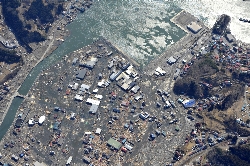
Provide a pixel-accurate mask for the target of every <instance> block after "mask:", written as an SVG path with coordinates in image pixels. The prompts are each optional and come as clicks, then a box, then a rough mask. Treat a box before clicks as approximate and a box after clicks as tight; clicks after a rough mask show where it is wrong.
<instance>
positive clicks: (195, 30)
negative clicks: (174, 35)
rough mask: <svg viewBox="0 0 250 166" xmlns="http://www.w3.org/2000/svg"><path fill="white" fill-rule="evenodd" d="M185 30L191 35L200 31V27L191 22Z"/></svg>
mask: <svg viewBox="0 0 250 166" xmlns="http://www.w3.org/2000/svg"><path fill="white" fill-rule="evenodd" d="M187 28H188V29H189V30H190V31H192V32H193V33H198V32H199V31H200V30H201V29H202V27H201V26H200V25H199V24H197V23H196V22H191V23H190V24H188V25H187Z"/></svg>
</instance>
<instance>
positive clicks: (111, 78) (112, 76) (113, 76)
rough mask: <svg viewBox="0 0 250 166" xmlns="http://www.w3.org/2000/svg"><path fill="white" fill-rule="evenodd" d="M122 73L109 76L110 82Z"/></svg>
mask: <svg viewBox="0 0 250 166" xmlns="http://www.w3.org/2000/svg"><path fill="white" fill-rule="evenodd" d="M121 73H122V70H120V71H118V72H116V73H113V74H111V76H110V77H109V78H110V80H111V81H114V80H115V79H116V78H117V77H118V76H119V75H120V74H121Z"/></svg>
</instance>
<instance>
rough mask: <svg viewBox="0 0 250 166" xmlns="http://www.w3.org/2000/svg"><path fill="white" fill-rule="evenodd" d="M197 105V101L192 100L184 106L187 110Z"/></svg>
mask: <svg viewBox="0 0 250 166" xmlns="http://www.w3.org/2000/svg"><path fill="white" fill-rule="evenodd" d="M194 105H195V99H190V100H189V101H188V102H186V103H185V104H184V107H185V108H189V107H193V106H194Z"/></svg>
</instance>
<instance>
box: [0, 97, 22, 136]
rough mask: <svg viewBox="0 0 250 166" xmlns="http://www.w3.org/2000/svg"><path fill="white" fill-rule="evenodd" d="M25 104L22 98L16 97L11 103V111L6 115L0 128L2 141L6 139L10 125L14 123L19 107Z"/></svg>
mask: <svg viewBox="0 0 250 166" xmlns="http://www.w3.org/2000/svg"><path fill="white" fill-rule="evenodd" d="M22 102H23V99H22V98H19V97H15V98H14V99H13V101H12V103H11V106H10V109H9V111H8V113H7V114H6V116H5V118H4V120H3V122H2V124H1V126H0V140H1V139H2V138H3V137H4V135H5V133H6V132H7V131H8V129H9V127H10V125H11V124H12V122H13V121H14V118H15V115H16V112H17V109H18V107H19V105H20V104H21V103H22Z"/></svg>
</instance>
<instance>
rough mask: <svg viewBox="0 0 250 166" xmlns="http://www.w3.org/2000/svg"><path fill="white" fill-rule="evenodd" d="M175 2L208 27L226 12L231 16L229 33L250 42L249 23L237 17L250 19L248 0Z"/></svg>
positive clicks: (185, 0) (191, 0)
mask: <svg viewBox="0 0 250 166" xmlns="http://www.w3.org/2000/svg"><path fill="white" fill-rule="evenodd" d="M175 4H176V5H177V6H179V7H181V8H182V9H184V10H186V11H188V12H190V13H191V14H193V15H194V16H196V17H198V18H200V19H201V20H203V21H204V22H205V24H206V25H207V26H208V27H210V28H211V27H212V26H213V24H214V22H215V21H216V19H217V18H218V16H220V15H221V14H227V15H229V16H230V17H231V23H230V29H231V33H232V34H233V35H234V36H235V37H236V39H239V40H241V41H243V42H246V43H250V38H249V36H250V23H245V22H241V21H239V18H244V19H248V20H250V12H249V9H250V1H243V0H220V1H215V0H183V1H182V2H181V1H176V2H175Z"/></svg>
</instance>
